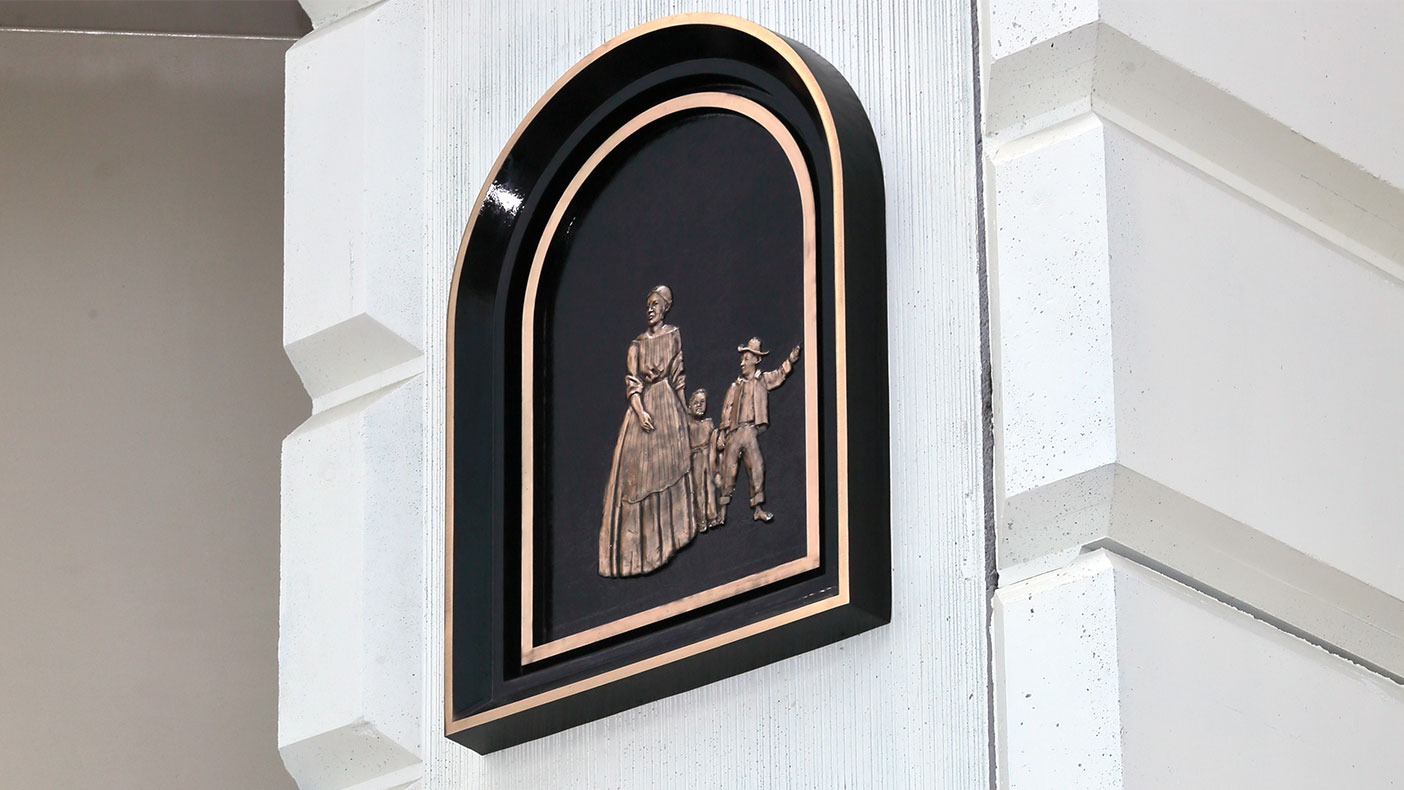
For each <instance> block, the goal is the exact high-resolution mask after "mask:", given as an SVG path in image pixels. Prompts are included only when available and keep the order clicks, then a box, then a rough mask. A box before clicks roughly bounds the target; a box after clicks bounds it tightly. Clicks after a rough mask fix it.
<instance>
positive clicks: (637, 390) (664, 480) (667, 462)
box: [600, 326, 697, 576]
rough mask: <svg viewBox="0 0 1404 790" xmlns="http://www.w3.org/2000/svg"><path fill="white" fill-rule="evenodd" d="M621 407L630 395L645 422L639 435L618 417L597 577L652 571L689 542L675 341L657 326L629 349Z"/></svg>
mask: <svg viewBox="0 0 1404 790" xmlns="http://www.w3.org/2000/svg"><path fill="white" fill-rule="evenodd" d="M626 362H627V368H628V375H626V376H625V377H624V386H625V393H626V394H625V397H626V400H627V399H628V398H630V397H632V396H633V395H635V394H638V395H639V397H640V398H641V399H642V401H643V410H644V411H645V412H647V413H648V414H649V416H650V417H652V418H653V430H652V431H645V430H644V429H643V426H642V425H640V424H639V418H638V415H636V414H635V413H634V410H633V409H632V408H630V409H628V410H626V411H625V412H624V424H623V425H622V426H620V428H619V441H618V442H616V443H615V446H614V463H613V465H612V466H611V468H610V472H609V485H608V487H606V488H605V496H604V518H603V521H602V523H601V525H600V575H601V576H637V575H639V574H643V573H649V572H651V571H654V570H657V569H658V568H659V567H660V566H662V565H663V564H664V563H666V562H667V561H668V560H669V559H671V558H672V556H673V554H674V553H675V552H676V551H677V550H678V549H680V548H682V547H683V546H686V545H687V544H688V542H689V541H691V540H692V538H693V537H694V536H695V535H696V534H697V522H696V519H695V517H694V515H693V508H692V481H691V479H690V476H689V474H688V472H689V471H690V468H691V453H690V450H691V446H690V444H691V443H690V442H689V441H688V427H687V419H688V418H687V414H686V413H685V411H684V409H683V402H682V390H683V383H684V382H683V358H682V336H681V335H680V334H679V333H678V330H677V327H673V326H663V327H661V328H659V330H658V333H657V334H656V335H653V336H650V335H649V334H648V333H644V334H642V335H639V336H638V337H636V338H634V342H633V343H631V344H630V345H629V353H628V357H627V360H626Z"/></svg>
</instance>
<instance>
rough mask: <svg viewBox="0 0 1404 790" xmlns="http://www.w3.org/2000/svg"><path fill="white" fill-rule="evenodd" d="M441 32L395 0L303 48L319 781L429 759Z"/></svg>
mask: <svg viewBox="0 0 1404 790" xmlns="http://www.w3.org/2000/svg"><path fill="white" fill-rule="evenodd" d="M308 5H312V4H308ZM309 10H311V9H309ZM316 18H317V17H316V15H314V19H316ZM423 41H424V32H423V14H422V9H420V7H419V6H418V5H416V4H415V3H412V2H386V3H382V4H379V5H376V6H374V7H373V8H370V9H367V10H363V11H361V12H360V13H356V14H353V15H350V16H345V17H343V18H341V19H340V20H339V21H337V22H336V23H335V24H330V25H324V26H322V27H320V29H318V30H316V31H314V32H313V33H312V34H311V35H309V36H307V37H306V38H304V39H303V40H301V41H300V42H298V43H297V44H296V45H294V46H293V48H292V49H291V50H289V51H288V54H287V60H286V95H287V109H286V114H285V134H286V137H285V141H286V144H285V151H286V186H285V231H284V259H285V268H284V326H283V340H284V348H285V349H286V351H287V354H288V357H289V359H291V360H292V362H293V365H294V367H295V368H296V369H297V372H298V374H299V375H300V376H301V378H302V382H303V385H304V386H305V387H306V389H307V391H308V393H309V394H310V395H311V396H312V407H313V414H312V416H311V417H310V418H309V419H308V420H307V422H306V423H304V424H303V425H302V426H300V427H299V428H298V429H297V430H296V431H294V432H293V433H292V434H291V435H290V436H289V437H288V438H287V440H286V441H285V442H284V446H283V515H282V582H281V606H280V623H279V645H278V668H279V699H278V747H279V752H280V754H281V755H282V758H283V762H284V764H285V765H286V766H287V768H288V771H289V773H291V774H292V776H293V777H294V779H295V780H296V781H297V782H298V786H299V787H302V788H304V790H391V789H392V788H400V787H405V786H407V785H408V784H410V783H413V782H415V781H418V780H420V779H421V778H422V777H423V773H424V767H423V753H424V742H423V739H424V731H423V727H422V723H421V721H420V718H419V713H420V710H421V708H422V703H421V695H422V693H423V690H422V679H421V678H422V671H423V662H424V658H423V649H424V644H423V630H422V629H423V606H424V601H423V590H424V584H425V582H424V579H425V564H424V562H425V561H424V554H423V552H424V544H423V539H422V536H421V531H420V530H421V519H422V509H421V507H420V505H421V497H422V491H423V480H424V474H425V472H424V467H425V459H424V457H423V450H424V440H423V437H424V434H425V431H426V428H425V413H424V407H423V404H424V401H425V398H426V395H425V383H424V380H423V378H422V377H421V374H422V373H423V370H424V354H423V351H422V349H423V348H424V344H425V340H424V335H425V332H424V325H425V317H424V298H423V287H424V270H423V265H422V264H423V257H424V249H425V239H424V237H423V222H422V219H421V216H420V211H421V207H422V206H423V203H424V179H423V166H422V164H421V162H422V158H423V156H424V153H423V150H422V147H423V141H424V134H425V132H424V129H425V121H424V98H423V92H422V90H404V88H403V86H404V84H406V83H409V84H416V83H417V82H418V81H420V80H422V74H423V69H424V63H423V51H424V43H423ZM407 207H408V208H409V209H410V210H409V211H406V209H407Z"/></svg>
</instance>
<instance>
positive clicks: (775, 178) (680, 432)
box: [445, 14, 891, 752]
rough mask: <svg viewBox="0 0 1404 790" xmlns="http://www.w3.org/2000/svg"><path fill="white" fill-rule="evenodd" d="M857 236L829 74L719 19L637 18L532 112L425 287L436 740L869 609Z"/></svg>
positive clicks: (482, 740) (858, 171)
mask: <svg viewBox="0 0 1404 790" xmlns="http://www.w3.org/2000/svg"><path fill="white" fill-rule="evenodd" d="M883 232H884V231H883V190H882V174H881V167H880V162H879V159H878V153H877V146H876V142H875V140H874V138H873V133H872V130H871V128H870V127H869V124H868V120H867V117H866V116H865V115H864V113H863V110H862V107H861V105H860V104H859V102H858V100H857V97H856V96H855V95H854V94H853V91H852V89H851V88H850V87H849V85H848V84H847V82H845V81H844V80H843V78H842V77H841V76H839V74H838V73H837V72H836V71H834V69H833V67H832V66H830V65H828V64H827V63H826V62H825V61H823V60H822V59H821V58H819V57H818V56H817V55H815V54H814V53H812V52H810V51H809V50H807V49H805V48H804V47H803V46H801V45H799V44H796V43H795V42H792V41H789V40H787V39H784V38H782V37H780V36H778V35H776V34H774V33H772V32H770V31H768V30H766V29H764V28H761V27H759V26H756V25H754V24H751V23H749V22H746V21H744V20H740V19H737V18H734V17H728V16H722V15H715V14H688V15H681V16H676V17H669V18H666V19H662V20H658V21H657V22H653V23H650V24H648V25H644V26H642V27H640V28H637V29H635V30H632V31H630V32H628V33H625V34H624V35H621V36H619V37H618V38H616V39H614V40H613V41H610V42H609V43H607V44H605V45H604V46H603V47H601V48H600V49H598V50H596V51H595V52H593V53H591V54H590V55H589V56H588V57H586V58H585V60H583V61H582V62H581V63H580V64H578V65H577V66H576V67H575V68H573V69H572V70H571V71H570V72H569V73H568V74H566V75H565V76H564V77H562V78H561V80H560V81H558V82H557V83H556V85H555V86H553V87H552V89H551V90H550V92H548V93H547V95H546V96H545V97H543V98H542V99H541V101H540V102H538V104H537V106H536V107H535V108H534V109H533V111H532V113H531V114H530V115H529V116H528V117H527V118H526V119H525V120H524V121H523V122H522V124H521V126H520V127H519V128H518V129H517V132H516V133H515V134H514V136H513V138H512V140H511V141H510V142H509V143H508V145H507V149H506V150H505V151H504V152H503V154H502V156H501V157H500V158H499V160H498V162H497V164H496V165H495V166H494V168H493V172H492V173H491V174H490V175H489V177H488V182H487V184H486V186H485V187H484V189H483V192H482V194H481V196H480V198H479V201H478V209H477V211H476V213H475V215H474V217H473V219H472V220H471V221H470V223H469V225H468V229H467V230H466V232H465V233H464V239H463V244H462V247H461V248H460V251H459V260H458V262H457V267H456V269H455V275H454V281H453V286H452V290H451V295H450V313H449V317H448V320H449V330H448V335H449V358H448V375H449V388H450V389H449V393H448V408H449V413H448V432H449V436H448V443H449V444H448V490H447V497H448V505H449V507H448V513H449V516H448V524H447V534H448V546H447V557H448V567H447V568H446V587H447V590H448V593H447V596H446V599H447V612H446V617H447V620H446V625H447V638H446V641H447V656H446V667H445V680H446V691H445V695H446V701H445V708H446V710H445V716H446V730H447V733H448V735H449V736H450V737H452V738H454V739H456V740H458V741H460V742H462V743H464V744H466V745H468V746H470V747H472V748H474V749H476V750H478V751H480V752H487V751H492V750H495V749H499V748H503V747H505V746H510V745H513V744H516V743H519V742H521V741H524V740H527V739H530V738H534V737H539V736H541V735H545V734H548V733H551V732H555V731H558V730H561V729H564V728H566V727H570V726H573V725H575V724H579V723H581V722H584V721H588V720H590V719H594V718H599V717H601V716H605V715H608V714H610V713H614V712H617V711H620V710H623V709H625V708H628V707H631V706H634V705H637V704H641V703H643V702H647V701H650V700H653V699H657V698H659V697H663V696H666V695H669V694H673V693H677V692H679V691H683V690H686V689H689V688H693V687H696V686H699V685H702V684H704V683H708V682H711V681H713V680H716V679H719V678H721V677H725V676H727V675H731V674H736V673H738V672H743V671H746V670H748V669H751V668H754V667H756V666H759V665H761V664H764V663H768V662H771V661H774V660H777V659H780V658H783V657H786V656H789V655H794V654H796V653H799V652H802V651H805V650H809V649H813V648H815V647H818V646H821V645H823V644H826V643H829V642H832V641H835V640H838V639H842V638H844V637H846V636H850V635H852V634H855V633H857V632H859V631H863V630H866V629H868V628H872V627H875V626H878V625H881V624H883V623H885V622H887V620H888V618H889V612H890V588H891V584H890V560H889V546H888V543H889V537H888V535H889V532H888V504H887V503H888V488H887V486H888V474H887V463H888V461H887V430H888V425H887V369H886V358H887V342H886V308H885V305H886V288H885V283H886V279H885V271H884V269H885V261H884V245H883Z"/></svg>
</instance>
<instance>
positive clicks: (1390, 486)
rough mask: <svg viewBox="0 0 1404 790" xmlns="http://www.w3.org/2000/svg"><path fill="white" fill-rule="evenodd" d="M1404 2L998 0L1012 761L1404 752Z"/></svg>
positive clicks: (1003, 610) (1158, 779)
mask: <svg viewBox="0 0 1404 790" xmlns="http://www.w3.org/2000/svg"><path fill="white" fill-rule="evenodd" d="M1400 13H1401V7H1400V6H1399V5H1398V4H1397V3H1391V2H1387V1H1385V0H1346V1H1343V2H1339V3H1307V2H1291V1H1290V0H1285V1H1284V2H1281V3H1272V4H1266V3H1254V2H1245V1H1242V0H1229V1H1228V2H1199V0H1184V1H1183V2H1142V1H1141V0H1103V2H1100V3H1082V4H1072V5H1057V6H1048V5H1047V4H1043V3H1034V2H1025V1H1024V0H985V1H984V2H983V3H982V7H981V15H982V19H984V20H985V26H984V28H983V30H982V35H983V40H984V43H985V44H986V46H985V47H984V50H983V52H982V58H983V59H982V74H983V77H982V79H983V82H982V84H983V87H984V96H983V99H984V102H985V109H986V112H985V115H984V128H983V129H982V134H983V135H984V140H985V155H986V159H985V162H986V166H987V170H986V185H987V192H986V210H987V219H988V220H989V226H990V227H991V228H992V229H993V232H992V233H991V235H990V237H989V239H988V241H987V244H988V246H987V249H988V251H989V254H990V258H991V271H992V277H991V285H992V291H993V293H992V301H993V302H994V304H995V305H996V308H995V311H994V316H993V331H994V333H995V338H996V349H997V359H998V364H997V366H996V370H995V378H996V381H997V382H998V383H997V388H996V401H997V406H998V408H997V417H996V419H997V423H998V425H999V429H1000V441H999V444H998V446H997V458H998V460H999V463H997V469H999V471H1000V486H1001V496H1000V498H999V500H998V502H997V508H998V509H999V510H1000V517H999V519H998V546H999V567H1000V591H999V593H998V600H999V603H998V606H999V609H1000V614H999V616H998V617H997V623H996V627H995V635H994V636H995V640H996V644H997V650H996V658H995V661H996V675H997V677H998V678H999V684H998V685H999V692H998V699H999V702H998V705H997V714H996V718H997V720H998V726H997V732H998V738H999V741H1000V750H1001V754H1002V755H1004V756H1006V757H1007V759H1006V760H1004V761H1003V762H1002V768H1001V776H1000V781H1001V784H1002V785H1004V786H1009V787H1044V786H1050V784H1049V783H1050V782H1051V786H1065V784H1060V780H1059V779H1058V778H1059V777H1062V778H1064V779H1066V780H1067V782H1069V783H1073V784H1078V783H1077V782H1074V781H1073V779H1072V777H1074V776H1075V775H1076V774H1075V773H1072V771H1073V769H1074V768H1076V769H1077V770H1079V771H1082V770H1086V771H1090V772H1091V773H1089V774H1087V775H1086V776H1085V777H1084V778H1085V779H1086V782H1087V783H1089V785H1088V786H1107V787H1187V786H1201V787H1203V786H1209V787H1238V786H1259V785H1261V786H1275V787H1320V786H1335V785H1340V786H1358V787H1387V786H1393V783H1396V782H1399V781H1401V776H1400V774H1399V771H1398V770H1397V761H1393V760H1391V759H1385V758H1382V755H1387V754H1388V753H1389V751H1388V747H1387V746H1385V745H1384V744H1383V742H1381V741H1377V740H1373V739H1374V738H1375V735H1376V733H1378V732H1388V733H1392V734H1393V737H1397V735H1398V734H1399V733H1400V732H1404V728H1401V720H1402V719H1404V695H1401V693H1400V688H1401V687H1400V685H1399V681H1401V680H1404V650H1402V649H1401V647H1404V600H1401V599H1404V586H1401V584H1400V574H1399V570H1400V568H1401V567H1402V566H1401V557H1404V531H1401V530H1400V529H1399V527H1400V524H1401V523H1404V498H1401V495H1400V492H1401V490H1404V489H1401V487H1400V486H1399V485H1398V484H1397V478H1398V474H1399V470H1400V469H1401V468H1404V419H1401V417H1400V414H1399V410H1398V407H1397V404H1398V403H1399V402H1401V400H1404V340H1402V339H1401V338H1404V192H1401V190H1400V189H1399V184H1400V180H1399V173H1398V172H1397V171H1398V165H1399V163H1398V157H1397V154H1398V151H1397V148H1398V146H1395V145H1392V144H1391V143H1389V142H1388V141H1389V140H1397V139H1400V138H1401V135H1404V116H1401V115H1400V103H1399V102H1398V101H1395V100H1394V98H1393V97H1394V96H1396V95H1397V88H1396V87H1395V86H1394V82H1395V79H1394V76H1393V75H1394V74H1397V73H1399V72H1400V70H1401V67H1404V47H1400V46H1399V43H1398V41H1397V39H1398V36H1397V35H1394V32H1395V31H1397V30H1398V29H1399V27H1400V22H1401V17H1400ZM1108 349H1109V351H1108ZM1099 549H1100V550H1102V551H1098V552H1097V553H1096V554H1093V555H1090V556H1089V555H1086V554H1085V552H1087V551H1089V550H1093V551H1095V550H1099ZM1099 563H1100V564H1099ZM1113 568H1114V571H1113ZM1161 573H1163V574H1164V575H1163V576H1162V575H1160V574H1161ZM1113 579H1114V583H1112V581H1111V580H1113ZM1084 593H1085V594H1084ZM1016 603H1017V605H1016ZM1250 614H1251V615H1252V616H1251V617H1250V616H1249V615H1250ZM1110 623H1114V626H1110V625H1109V624H1110ZM1035 659H1037V660H1036V661H1035ZM1031 662H1033V663H1031ZM1109 679H1110V680H1112V681H1114V683H1112V684H1110V685H1108V683H1107V681H1108V680H1109ZM1088 688H1090V689H1092V694H1091V701H1092V704H1091V706H1090V707H1089V708H1088V709H1087V710H1085V711H1083V712H1082V713H1080V714H1077V715H1072V714H1071V713H1070V712H1069V711H1068V710H1066V709H1065V708H1064V707H1063V706H1059V705H1054V706H1053V707H1052V708H1051V709H1050V707H1049V706H1048V704H1047V702H1048V700H1050V699H1053V700H1055V701H1056V699H1057V697H1056V696H1053V695H1056V694H1072V693H1074V692H1075V691H1076V690H1077V689H1088ZM1040 699H1042V700H1043V701H1042V702H1040ZM1079 716H1080V717H1081V718H1079ZM1343 721H1350V722H1352V723H1351V725H1350V728H1351V729H1350V730H1349V732H1347V731H1346V730H1344V729H1343V727H1342V722H1343ZM1361 728H1364V730H1366V731H1368V732H1362V731H1361ZM1069 760H1071V762H1069ZM1078 786H1083V785H1082V784H1078Z"/></svg>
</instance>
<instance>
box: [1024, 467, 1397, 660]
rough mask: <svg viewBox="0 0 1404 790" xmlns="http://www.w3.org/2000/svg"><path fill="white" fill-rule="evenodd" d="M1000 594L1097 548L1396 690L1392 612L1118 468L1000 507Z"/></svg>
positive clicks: (1362, 586) (1367, 589) (1296, 555)
mask: <svg viewBox="0 0 1404 790" xmlns="http://www.w3.org/2000/svg"><path fill="white" fill-rule="evenodd" d="M1004 519H1005V521H1004V523H1002V524H1001V525H1000V530H999V547H998V552H997V553H998V557H999V574H1000V584H1001V586H1004V585H1008V584H1015V583H1017V582H1019V581H1020V580H1023V579H1027V578H1032V577H1034V576H1037V575H1038V574H1041V573H1045V572H1047V571H1049V570H1050V569H1055V568H1058V567H1062V566H1064V565H1066V564H1068V563H1069V562H1072V561H1073V560H1074V559H1075V558H1076V557H1077V556H1078V555H1081V554H1083V553H1085V552H1089V551H1095V550H1096V549H1099V548H1107V549H1111V550H1112V551H1114V552H1116V553H1117V554H1121V555H1124V556H1127V557H1131V558H1134V559H1136V560H1137V561H1138V562H1140V563H1141V564H1143V565H1146V566H1148V567H1151V568H1154V569H1156V570H1158V571H1160V572H1162V573H1165V574H1166V575H1168V576H1171V577H1173V578H1176V579H1178V580H1180V581H1181V582H1183V583H1185V584H1187V585H1188V586H1190V587H1193V588H1195V589H1197V590H1199V591H1201V592H1203V593H1205V594H1208V595H1210V596H1211V597H1214V598H1216V599H1218V600H1220V601H1223V602H1224V603H1227V604H1229V605H1231V606H1233V607H1235V608H1238V609H1242V610H1244V611H1247V612H1250V613H1253V614H1254V615H1255V616H1257V617H1259V618H1260V619H1264V620H1266V621H1268V622H1270V623H1272V624H1274V625H1275V626H1277V627H1278V628H1281V629H1283V630H1285V631H1287V632H1289V633H1293V634H1295V635H1297V636H1299V637H1301V638H1303V639H1306V640H1307V641H1309V642H1312V643H1314V644H1317V645H1319V646H1321V647H1323V648H1325V649H1327V650H1329V651H1331V652H1333V653H1335V654H1337V655H1340V656H1342V657H1343V658H1346V659H1348V660H1351V661H1354V662H1356V663H1358V664H1361V665H1362V666H1365V667H1367V668H1369V669H1371V670H1373V671H1376V672H1379V673H1380V674H1383V675H1386V676H1387V677H1391V678H1393V679H1395V680H1396V681H1398V682H1404V601H1400V600H1399V599H1397V598H1395V597H1393V596H1391V595H1389V594H1387V593H1384V592H1382V591H1380V590H1379V589H1377V588H1375V587H1372V586H1370V585H1368V584H1366V583H1364V582H1362V581H1360V580H1359V579H1356V578H1355V577H1353V576H1351V575H1349V574H1347V573H1343V572H1341V571H1339V570H1336V569H1335V568H1332V567H1331V566H1329V565H1327V564H1325V563H1323V562H1321V561H1320V560H1318V559H1315V558H1313V557H1310V556H1308V555H1306V554H1304V553H1302V552H1300V551H1297V550H1296V549H1293V548H1291V547H1290V546H1288V545H1286V544H1284V543H1282V542H1280V541H1277V540H1274V539H1272V538H1270V537H1268V536H1267V535H1264V534H1263V533H1261V532H1258V531H1257V530H1254V529H1252V528H1250V527H1248V526H1246V525H1244V524H1241V523H1239V522H1237V521H1234V520H1233V519H1231V518H1229V517H1227V516H1225V515H1223V514H1222V513H1218V512H1216V511H1214V510H1211V509H1210V508H1208V507H1205V506H1204V505H1202V504H1200V503H1198V502H1196V501H1194V500H1193V499H1190V498H1189V497H1186V496H1184V495H1183V494H1180V493H1178V492H1176V491H1173V490H1171V489H1169V488H1167V487H1166V486H1163V485H1161V484H1159V483H1157V482H1155V481H1154V480H1151V479H1150V478H1147V477H1145V476H1143V475H1141V474H1138V473H1137V472H1135V471H1133V470H1130V469H1127V468H1126V467H1124V466H1122V465H1120V464H1108V465H1106V466H1103V467H1099V468H1097V469H1093V470H1090V471H1088V472H1084V473H1082V474H1078V475H1074V476H1072V477H1068V478H1065V479H1063V480H1059V481H1057V482H1055V483H1052V484H1050V485H1047V486H1044V487H1041V488H1038V489H1034V490H1032V491H1028V492H1026V493H1023V494H1020V495H1018V496H1015V497H1012V498H1011V499H1010V500H1009V502H1008V504H1007V506H1006V509H1005V512H1004Z"/></svg>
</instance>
